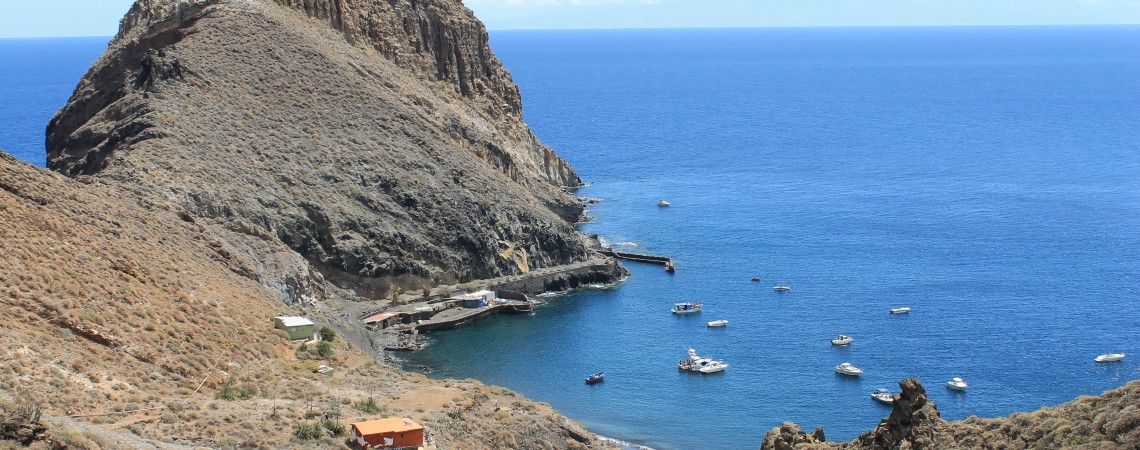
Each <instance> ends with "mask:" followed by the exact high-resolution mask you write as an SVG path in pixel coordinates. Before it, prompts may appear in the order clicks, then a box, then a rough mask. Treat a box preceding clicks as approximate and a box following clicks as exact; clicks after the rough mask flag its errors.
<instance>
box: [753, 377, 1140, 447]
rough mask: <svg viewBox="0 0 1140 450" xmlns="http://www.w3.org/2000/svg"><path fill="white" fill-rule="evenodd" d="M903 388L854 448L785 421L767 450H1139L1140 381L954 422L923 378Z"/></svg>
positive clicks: (766, 439) (767, 441) (820, 430)
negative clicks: (933, 399)
mask: <svg viewBox="0 0 1140 450" xmlns="http://www.w3.org/2000/svg"><path fill="white" fill-rule="evenodd" d="M899 388H901V391H900V392H899V393H897V394H895V396H894V399H895V401H894V406H893V408H892V410H891V414H890V416H888V417H887V418H885V419H883V420H882V421H880V422H879V425H878V426H876V427H875V429H874V430H871V431H869V432H867V433H864V434H862V435H860V436H859V437H857V438H855V440H853V441H851V442H843V443H838V442H828V441H825V440H824V433H823V428H822V427H819V428H816V430H815V431H814V432H813V433H812V434H808V433H805V432H804V431H803V430H801V429H800V427H799V426H797V425H796V424H794V423H791V422H785V423H784V424H782V425H781V426H779V427H776V428H773V429H771V430H770V431H768V433H767V434H765V435H764V441H763V443H762V444H761V446H760V449H761V450H794V449H814V450H822V449H863V450H888V449H914V450H921V449H932V450H933V449H946V448H953V449H995V448H1005V449H1037V448H1073V449H1090V450H1091V449H1107V450H1137V449H1140V381H1133V382H1131V383H1128V384H1127V385H1125V386H1124V387H1121V388H1119V389H1114V390H1111V391H1108V392H1105V393H1104V394H1101V395H1100V396H1099V397H1080V398H1078V399H1076V400H1073V401H1071V402H1069V403H1065V404H1063V405H1060V406H1055V407H1050V408H1042V409H1040V410H1038V411H1035V412H1032V413H1016V414H1013V415H1012V416H1009V417H1008V418H997V419H982V418H978V417H973V416H971V417H968V418H966V419H963V420H957V421H953V422H947V421H945V420H943V419H942V418H941V416H940V415H939V413H938V408H937V406H936V405H935V404H934V402H931V401H930V400H928V399H927V397H926V389H925V388H924V387H923V386H922V383H919V381H918V380H917V379H915V378H907V379H905V380H902V381H900V382H899Z"/></svg>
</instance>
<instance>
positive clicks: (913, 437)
mask: <svg viewBox="0 0 1140 450" xmlns="http://www.w3.org/2000/svg"><path fill="white" fill-rule="evenodd" d="M899 387H900V388H901V389H902V390H901V391H900V392H899V393H897V394H895V396H894V398H895V401H894V406H893V407H892V408H891V415H890V416H889V417H887V418H886V419H883V420H882V421H880V422H879V425H878V426H877V427H875V429H874V430H873V431H871V432H869V433H865V434H863V435H861V436H859V437H858V438H857V439H855V442H856V444H857V445H858V447H859V448H865V449H871V450H879V449H894V448H909V449H915V450H920V449H930V448H939V447H938V438H937V435H938V432H939V428H940V427H942V426H944V425H945V424H946V421H945V420H942V416H940V415H939V414H938V407H936V406H935V405H934V402H931V401H930V400H929V399H927V398H926V388H924V387H923V386H922V383H919V382H918V379H917V378H907V379H905V380H902V381H900V382H899Z"/></svg>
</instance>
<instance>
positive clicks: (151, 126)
mask: <svg viewBox="0 0 1140 450" xmlns="http://www.w3.org/2000/svg"><path fill="white" fill-rule="evenodd" d="M47 149H48V167H49V168H51V169H53V170H55V171H58V172H61V173H63V174H66V175H70V176H78V175H91V176H95V177H101V178H110V179H114V180H116V181H121V182H125V183H127V184H130V185H137V186H140V187H142V188H145V189H148V190H153V191H155V192H159V193H162V194H163V195H166V196H167V197H168V198H170V199H171V200H172V201H174V202H176V203H179V204H181V205H182V206H183V207H184V208H186V210H187V211H188V213H190V214H192V215H194V216H195V217H197V218H199V219H201V220H202V222H203V223H204V224H206V225H207V226H210V227H212V228H213V229H214V231H216V232H217V233H218V234H219V235H222V236H226V237H227V239H226V241H227V243H228V244H229V245H230V246H231V250H232V251H233V252H235V253H240V254H245V255H250V257H251V259H252V260H253V261H254V262H255V263H254V266H255V273H256V274H255V276H256V277H257V278H258V279H260V280H261V281H262V283H263V284H265V285H266V286H269V287H271V288H273V289H274V291H276V292H278V293H279V295H281V296H282V298H284V299H285V300H286V301H289V302H296V301H302V300H307V299H320V298H323V297H324V296H325V295H326V293H327V292H329V289H326V288H328V287H331V288H334V289H337V290H342V291H345V292H349V293H351V295H358V296H361V297H367V298H376V297H383V296H386V295H387V294H388V293H389V292H390V291H391V290H392V289H418V288H422V287H423V286H426V285H433V286H434V285H437V284H443V283H456V282H467V281H471V280H475V279H486V278H494V277H499V276H503V275H513V274H518V273H522V272H526V271H530V270H535V269H541V268H545V267H551V266H556V265H562V264H569V263H574V262H581V261H585V260H587V259H589V251H588V242H587V241H586V240H585V239H584V237H583V236H582V235H580V234H579V233H578V232H577V231H576V230H575V228H574V223H575V222H576V221H577V220H578V219H579V218H580V217H581V215H582V212H583V206H582V205H581V204H580V202H578V201H577V199H576V198H574V196H573V195H571V194H569V193H568V192H567V190H568V189H569V188H572V187H576V186H578V185H580V184H581V181H580V180H579V178H578V176H577V174H576V173H575V172H574V170H573V168H571V167H570V165H569V164H567V163H566V162H565V161H564V160H563V159H562V158H560V157H559V156H558V155H556V154H555V153H554V151H553V150H552V149H550V148H549V147H547V146H545V145H542V144H541V143H540V142H539V141H538V139H537V138H536V137H535V136H534V134H533V133H531V131H530V130H529V129H528V128H527V126H526V124H525V123H523V122H522V118H521V103H520V101H519V94H518V88H517V87H516V86H515V85H514V83H513V82H512V81H511V78H510V75H509V73H508V72H507V71H506V69H504V68H503V67H502V64H501V63H500V62H499V61H498V59H497V58H495V56H494V54H493V53H492V52H491V50H490V47H489V46H488V45H487V32H486V30H485V28H484V27H483V25H482V24H481V23H480V22H479V21H478V20H477V19H476V18H475V17H474V15H473V14H472V13H471V12H470V11H469V10H468V9H467V8H465V7H464V6H463V5H462V3H460V2H459V1H458V0H385V1H379V0H225V1H219V0H138V1H137V2H136V3H135V5H134V6H133V7H132V8H131V10H130V11H129V12H128V13H127V15H126V16H125V17H124V18H123V20H122V22H121V27H120V32H119V35H118V36H117V37H116V38H115V40H114V41H112V43H111V45H110V47H109V48H108V50H107V52H106V53H105V54H104V55H103V56H102V57H101V58H100V59H99V60H98V61H97V62H96V63H95V65H94V66H93V67H92V68H91V69H90V70H89V71H88V73H87V74H86V75H85V76H84V78H83V79H82V80H81V81H80V83H79V86H78V87H77V88H76V91H75V93H74V94H73V96H72V98H71V100H70V101H69V102H68V103H67V105H65V106H64V107H63V109H61V110H60V111H59V113H58V114H57V115H56V116H55V117H54V118H53V119H52V121H51V123H50V124H49V126H48V130H47ZM282 249H286V250H282ZM504 249H510V251H505V250H504Z"/></svg>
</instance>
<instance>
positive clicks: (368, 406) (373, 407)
mask: <svg viewBox="0 0 1140 450" xmlns="http://www.w3.org/2000/svg"><path fill="white" fill-rule="evenodd" d="M352 407H353V408H354V409H356V410H357V411H360V412H362V413H364V414H379V413H381V412H384V411H387V410H388V408H385V407H383V406H380V405H377V404H376V401H375V400H372V398H369V399H368V400H365V401H362V402H356V404H355V405H352Z"/></svg>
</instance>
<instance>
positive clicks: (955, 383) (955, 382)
mask: <svg viewBox="0 0 1140 450" xmlns="http://www.w3.org/2000/svg"><path fill="white" fill-rule="evenodd" d="M946 387H948V388H950V389H953V390H955V391H964V390H966V388H968V387H970V385H969V384H966V382H965V381H962V379H961V378H958V377H954V378H952V379H951V380H950V381H947V382H946Z"/></svg>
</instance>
